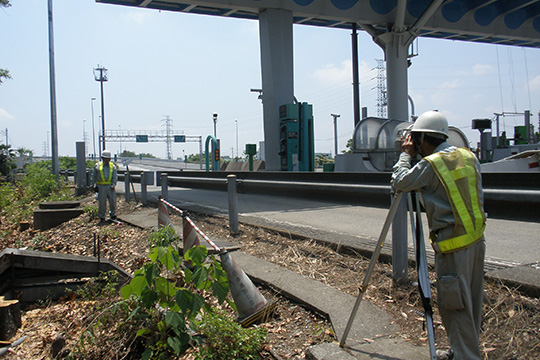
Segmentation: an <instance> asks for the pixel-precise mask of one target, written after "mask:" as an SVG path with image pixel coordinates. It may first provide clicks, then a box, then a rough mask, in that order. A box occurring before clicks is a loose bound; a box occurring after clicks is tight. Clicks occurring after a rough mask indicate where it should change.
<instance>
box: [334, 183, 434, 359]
mask: <svg viewBox="0 0 540 360" xmlns="http://www.w3.org/2000/svg"><path fill="white" fill-rule="evenodd" d="M402 197H403V192H396V193H395V195H394V197H393V198H392V205H391V207H390V210H389V211H388V215H387V216H386V220H385V221H384V225H383V229H382V231H381V234H380V235H379V240H378V241H377V245H376V247H375V251H373V254H372V255H371V260H370V262H369V266H368V268H367V270H366V275H365V276H364V280H363V281H362V285H361V286H360V293H359V294H358V297H357V298H356V302H355V303H354V307H353V310H352V312H351V316H350V317H349V321H348V322H347V326H346V327H345V331H344V333H343V337H342V338H341V342H340V343H339V346H341V347H343V346H345V342H346V341H347V336H348V335H349V331H350V330H351V326H352V324H353V321H354V318H355V317H356V312H357V311H358V308H359V307H360V303H361V302H362V298H363V297H364V293H365V292H366V290H367V288H368V285H369V282H370V280H371V275H372V274H373V269H374V268H375V263H376V262H377V261H378V259H379V255H380V253H381V250H382V246H383V244H384V241H385V239H386V236H387V235H388V230H389V229H390V225H391V224H392V221H393V220H394V217H395V215H396V212H397V209H398V206H399V203H400V201H401V198H402ZM412 199H413V196H412V194H411V193H410V192H409V193H407V203H408V207H409V215H410V220H411V229H412V233H413V238H414V248H415V255H416V268H417V271H418V290H419V292H420V298H421V299H422V305H423V306H424V314H425V318H426V328H427V333H428V342H429V353H430V359H432V360H436V359H437V351H436V349H435V332H434V330H433V308H432V307H431V288H430V282H429V271H428V267H427V259H426V248H425V245H424V233H423V229H422V217H421V211H420V201H419V200H418V196H417V194H414V200H415V203H414V205H415V206H414V207H413V200H412Z"/></svg>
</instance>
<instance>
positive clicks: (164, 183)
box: [160, 173, 169, 201]
mask: <svg viewBox="0 0 540 360" xmlns="http://www.w3.org/2000/svg"><path fill="white" fill-rule="evenodd" d="M160 181H161V196H162V197H163V198H164V199H165V200H167V201H169V180H168V174H167V173H162V174H160Z"/></svg>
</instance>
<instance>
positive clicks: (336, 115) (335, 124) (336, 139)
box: [330, 114, 339, 158]
mask: <svg viewBox="0 0 540 360" xmlns="http://www.w3.org/2000/svg"><path fill="white" fill-rule="evenodd" d="M330 116H332V117H333V118H334V158H335V157H336V155H337V149H338V138H337V118H338V117H339V115H338V114H330Z"/></svg>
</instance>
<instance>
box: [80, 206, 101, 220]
mask: <svg viewBox="0 0 540 360" xmlns="http://www.w3.org/2000/svg"><path fill="white" fill-rule="evenodd" d="M83 211H84V213H85V214H87V215H88V216H89V217H90V219H97V218H98V217H99V215H98V212H99V209H98V207H97V206H85V207H84V208H83Z"/></svg>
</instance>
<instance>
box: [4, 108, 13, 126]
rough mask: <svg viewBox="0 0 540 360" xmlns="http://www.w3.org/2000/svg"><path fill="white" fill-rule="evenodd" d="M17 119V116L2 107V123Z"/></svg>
mask: <svg viewBox="0 0 540 360" xmlns="http://www.w3.org/2000/svg"><path fill="white" fill-rule="evenodd" d="M14 119H15V116H13V115H11V114H10V113H8V112H7V111H6V110H5V109H2V108H0V123H3V122H10V121H12V120H14Z"/></svg>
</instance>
